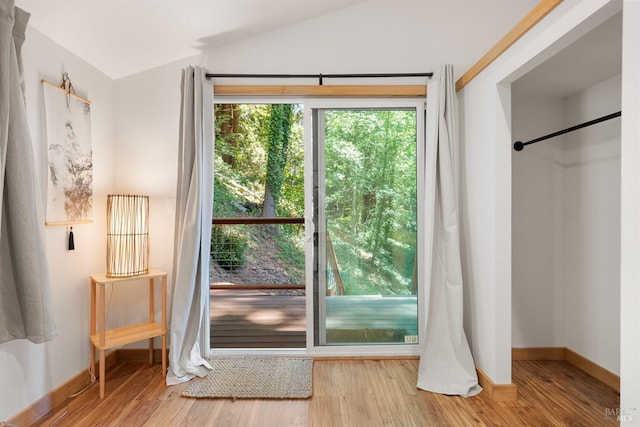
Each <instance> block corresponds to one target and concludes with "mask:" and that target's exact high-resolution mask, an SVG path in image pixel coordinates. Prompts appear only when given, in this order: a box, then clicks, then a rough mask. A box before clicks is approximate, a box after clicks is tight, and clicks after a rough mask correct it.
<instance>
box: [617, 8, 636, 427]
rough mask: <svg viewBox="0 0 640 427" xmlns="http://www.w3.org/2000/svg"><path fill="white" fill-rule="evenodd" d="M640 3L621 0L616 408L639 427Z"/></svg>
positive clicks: (629, 423) (627, 423)
mask: <svg viewBox="0 0 640 427" xmlns="http://www.w3.org/2000/svg"><path fill="white" fill-rule="evenodd" d="M638 22H640V2H637V1H625V2H624V16H623V29H624V31H623V34H622V56H623V61H622V110H623V115H624V117H623V118H622V143H621V145H622V148H621V156H620V157H621V170H622V173H621V195H620V197H621V220H620V235H621V244H620V258H621V269H620V292H621V294H620V301H621V306H620V312H621V316H620V327H621V330H620V349H621V351H620V408H621V409H622V410H623V411H625V415H628V416H631V417H632V420H628V421H627V422H625V423H624V424H625V425H634V426H638V425H640V413H639V412H638V409H639V408H640V331H639V328H638V325H640V310H639V309H638V307H640V286H638V283H640V262H638V260H639V259H640V237H639V236H640V184H638V183H640V167H639V165H640V119H639V118H640V78H638V76H640V25H638Z"/></svg>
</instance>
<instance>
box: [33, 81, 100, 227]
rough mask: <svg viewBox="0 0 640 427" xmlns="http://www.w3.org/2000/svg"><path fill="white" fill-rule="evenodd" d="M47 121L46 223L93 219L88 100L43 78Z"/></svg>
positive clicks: (70, 222)
mask: <svg viewBox="0 0 640 427" xmlns="http://www.w3.org/2000/svg"><path fill="white" fill-rule="evenodd" d="M42 83H43V88H44V104H45V114H46V121H47V127H46V129H47V154H48V173H47V213H46V224H47V225H62V224H74V223H82V222H90V221H92V219H93V160H92V154H91V109H90V106H89V101H88V100H86V99H83V98H80V97H79V96H76V95H75V94H73V93H69V91H67V90H65V89H63V88H61V87H58V86H56V85H54V84H52V83H49V82H47V81H44V80H43V82H42Z"/></svg>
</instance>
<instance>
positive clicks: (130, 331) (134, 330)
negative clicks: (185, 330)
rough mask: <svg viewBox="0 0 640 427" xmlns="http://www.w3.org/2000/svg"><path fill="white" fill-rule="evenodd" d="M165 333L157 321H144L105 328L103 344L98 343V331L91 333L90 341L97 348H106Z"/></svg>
mask: <svg viewBox="0 0 640 427" xmlns="http://www.w3.org/2000/svg"><path fill="white" fill-rule="evenodd" d="M165 333H166V331H165V330H164V328H163V327H162V325H160V324H159V323H156V322H144V323H137V324H135V325H129V326H123V327H122V328H116V329H109V330H106V331H105V332H104V345H100V333H96V334H94V335H91V342H92V343H93V345H94V346H95V347H96V349H98V350H108V349H110V348H114V347H120V346H123V345H126V344H131V343H132V342H136V341H142V340H144V339H148V338H155V337H159V336H161V335H163V334H165Z"/></svg>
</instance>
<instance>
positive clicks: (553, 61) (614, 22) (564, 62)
mask: <svg viewBox="0 0 640 427" xmlns="http://www.w3.org/2000/svg"><path fill="white" fill-rule="evenodd" d="M621 72H622V13H618V14H617V15H614V16H613V17H612V18H610V19H609V20H607V21H605V22H604V23H602V24H601V25H599V26H598V27H596V28H594V29H593V30H592V31H590V32H589V33H588V34H586V35H585V36H583V37H581V38H580V39H578V40H577V41H575V42H574V43H572V44H571V45H569V46H568V47H566V48H565V49H564V50H562V51H561V52H559V53H558V54H556V55H554V56H553V57H551V58H550V59H548V60H547V61H545V62H544V63H543V64H541V65H539V66H538V67H536V68H535V69H533V70H531V71H530V72H529V73H527V74H526V75H525V76H523V77H521V78H520V79H518V80H517V81H516V82H514V85H513V90H514V91H515V92H517V93H518V94H519V95H524V96H536V97H556V98H567V97H569V96H571V95H573V94H575V93H577V92H580V91H581V90H584V89H586V88H588V87H590V86H593V85H594V84H595V83H598V82H601V81H604V80H606V79H608V78H610V77H613V76H615V75H617V74H620V73H621Z"/></svg>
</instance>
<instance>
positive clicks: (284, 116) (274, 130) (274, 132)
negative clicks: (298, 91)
mask: <svg viewBox="0 0 640 427" xmlns="http://www.w3.org/2000/svg"><path fill="white" fill-rule="evenodd" d="M269 110H270V116H271V120H270V122H269V133H268V136H267V170H266V173H267V176H266V182H265V186H264V204H263V207H262V209H263V211H262V215H263V216H264V217H272V216H275V214H276V205H277V204H278V201H279V199H280V195H281V190H282V184H283V180H284V174H285V165H286V163H287V152H288V150H289V139H290V134H291V118H292V115H293V105H291V104H272V105H270V106H269Z"/></svg>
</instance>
